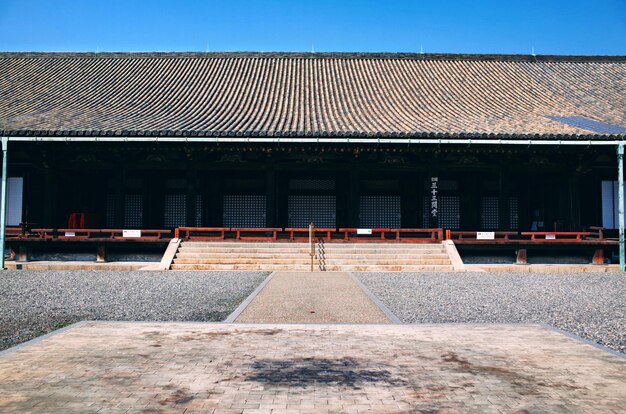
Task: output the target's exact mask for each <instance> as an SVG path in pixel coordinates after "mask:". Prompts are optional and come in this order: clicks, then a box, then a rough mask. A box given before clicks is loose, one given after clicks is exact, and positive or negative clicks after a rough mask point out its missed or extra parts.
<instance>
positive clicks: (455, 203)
mask: <svg viewBox="0 0 626 414" xmlns="http://www.w3.org/2000/svg"><path fill="white" fill-rule="evenodd" d="M437 206H438V211H437V218H438V223H439V224H438V226H439V227H442V228H444V229H451V230H458V229H460V228H461V203H460V198H459V197H458V196H439V197H437ZM422 227H423V228H428V227H430V197H424V198H423V202H422Z"/></svg>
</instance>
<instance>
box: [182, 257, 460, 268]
mask: <svg viewBox="0 0 626 414" xmlns="http://www.w3.org/2000/svg"><path fill="white" fill-rule="evenodd" d="M174 263H176V264H194V263H197V264H213V263H215V264H254V263H258V264H267V265H271V264H308V263H309V261H308V259H307V258H300V259H299V260H297V259H283V258H257V257H246V258H244V257H241V258H234V259H230V258H195V257H189V258H187V257H177V258H175V259H174ZM316 263H317V261H316ZM325 263H326V264H327V265H334V266H343V265H346V266H356V265H359V264H366V265H398V264H399V263H400V264H402V265H431V264H433V265H449V264H450V260H449V259H448V258H445V259H430V258H424V259H405V260H402V261H398V260H388V259H384V258H368V259H354V260H340V259H334V258H333V259H331V260H326V261H325Z"/></svg>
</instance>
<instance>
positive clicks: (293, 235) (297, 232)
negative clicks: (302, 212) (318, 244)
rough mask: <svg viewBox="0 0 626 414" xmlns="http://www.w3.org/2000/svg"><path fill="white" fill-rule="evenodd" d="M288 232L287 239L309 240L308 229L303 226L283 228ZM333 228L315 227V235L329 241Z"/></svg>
mask: <svg viewBox="0 0 626 414" xmlns="http://www.w3.org/2000/svg"><path fill="white" fill-rule="evenodd" d="M285 231H286V232H288V233H289V240H309V229H308V228H305V227H297V228H296V227H293V228H292V227H287V228H286V229H285ZM335 231H336V230H335V229H331V228H319V229H318V228H316V229H315V237H316V238H321V239H323V240H327V241H330V239H331V237H332V234H333V233H334V232H335Z"/></svg>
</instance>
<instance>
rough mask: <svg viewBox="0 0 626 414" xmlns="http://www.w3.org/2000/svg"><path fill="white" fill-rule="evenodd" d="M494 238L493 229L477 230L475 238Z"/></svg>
mask: <svg viewBox="0 0 626 414" xmlns="http://www.w3.org/2000/svg"><path fill="white" fill-rule="evenodd" d="M495 238H496V233H494V232H493V231H477V232H476V240H493V239H495Z"/></svg>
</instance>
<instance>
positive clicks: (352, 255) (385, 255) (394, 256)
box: [176, 250, 448, 259]
mask: <svg viewBox="0 0 626 414" xmlns="http://www.w3.org/2000/svg"><path fill="white" fill-rule="evenodd" d="M324 256H325V257H336V258H372V257H380V258H387V259H411V258H421V257H424V258H433V259H442V258H447V257H448V255H447V254H445V253H443V252H435V253H423V252H408V253H406V252H405V253H401V252H400V253H398V252H382V253H368V254H362V253H359V252H340V253H334V252H325V253H324ZM176 257H198V258H211V257H233V258H235V257H259V258H264V257H267V258H272V257H276V258H280V257H293V258H296V257H309V252H308V251H307V252H290V251H287V252H235V251H230V252H211V251H201V252H190V251H187V250H180V251H179V252H178V253H177V255H176Z"/></svg>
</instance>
